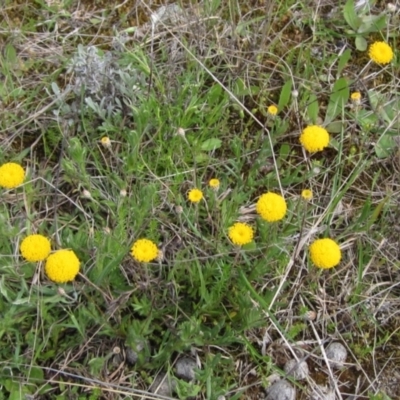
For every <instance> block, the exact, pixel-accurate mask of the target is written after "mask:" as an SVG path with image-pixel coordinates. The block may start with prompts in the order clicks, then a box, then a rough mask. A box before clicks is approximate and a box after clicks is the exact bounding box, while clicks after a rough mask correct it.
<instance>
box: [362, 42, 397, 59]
mask: <svg viewBox="0 0 400 400" xmlns="http://www.w3.org/2000/svg"><path fill="white" fill-rule="evenodd" d="M368 55H369V57H370V59H371V60H372V61H374V62H376V63H377V64H379V65H385V64H389V63H390V61H392V60H393V56H394V54H393V50H392V48H391V47H390V46H389V45H388V44H387V43H385V42H374V43H372V44H371V46H369V51H368Z"/></svg>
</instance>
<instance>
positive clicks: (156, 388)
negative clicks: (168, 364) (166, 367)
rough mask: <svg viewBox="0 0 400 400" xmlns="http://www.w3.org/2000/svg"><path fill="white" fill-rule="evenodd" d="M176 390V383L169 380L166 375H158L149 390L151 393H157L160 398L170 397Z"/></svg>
mask: <svg viewBox="0 0 400 400" xmlns="http://www.w3.org/2000/svg"><path fill="white" fill-rule="evenodd" d="M175 388H176V381H175V380H173V379H171V378H170V377H169V376H168V375H167V374H159V375H157V376H156V378H155V379H154V381H153V383H152V384H151V386H150V388H149V390H150V392H151V393H157V394H159V395H161V396H169V397H172V394H173V392H174V391H175Z"/></svg>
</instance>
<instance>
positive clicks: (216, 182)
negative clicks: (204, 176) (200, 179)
mask: <svg viewBox="0 0 400 400" xmlns="http://www.w3.org/2000/svg"><path fill="white" fill-rule="evenodd" d="M208 184H209V186H210V188H212V189H215V190H216V189H218V188H219V184H220V182H219V179H216V178H213V179H210V181H209V182H208Z"/></svg>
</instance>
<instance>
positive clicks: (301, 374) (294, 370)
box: [284, 360, 310, 380]
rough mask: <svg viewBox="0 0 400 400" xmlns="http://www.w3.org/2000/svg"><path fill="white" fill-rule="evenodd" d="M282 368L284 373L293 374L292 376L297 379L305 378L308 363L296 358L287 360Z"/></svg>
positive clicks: (307, 372) (307, 371) (307, 373)
mask: <svg viewBox="0 0 400 400" xmlns="http://www.w3.org/2000/svg"><path fill="white" fill-rule="evenodd" d="M284 370H285V372H286V374H288V375H290V376H293V378H294V379H297V380H302V379H306V378H307V376H308V375H309V373H310V371H309V370H308V365H307V363H306V362H305V361H299V362H297V361H296V360H289V361H288V362H287V363H286V364H285V368H284Z"/></svg>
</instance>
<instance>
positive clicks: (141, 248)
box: [131, 239, 158, 262]
mask: <svg viewBox="0 0 400 400" xmlns="http://www.w3.org/2000/svg"><path fill="white" fill-rule="evenodd" d="M131 254H132V257H133V258H134V259H135V260H136V261H139V262H150V261H153V260H154V259H155V258H157V256H158V249H157V246H156V244H155V243H154V242H152V241H151V240H149V239H139V240H136V242H135V243H133V246H132V248H131Z"/></svg>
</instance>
